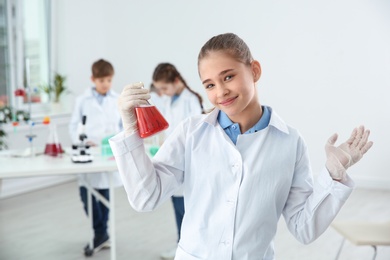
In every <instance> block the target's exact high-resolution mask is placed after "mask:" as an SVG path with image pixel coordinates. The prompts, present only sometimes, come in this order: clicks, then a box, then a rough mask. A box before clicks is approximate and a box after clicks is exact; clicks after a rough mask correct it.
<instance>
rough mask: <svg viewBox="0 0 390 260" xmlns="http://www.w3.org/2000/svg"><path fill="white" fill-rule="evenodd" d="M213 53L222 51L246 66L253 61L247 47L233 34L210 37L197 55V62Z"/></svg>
mask: <svg viewBox="0 0 390 260" xmlns="http://www.w3.org/2000/svg"><path fill="white" fill-rule="evenodd" d="M213 51H223V52H225V53H227V54H228V55H230V56H231V57H233V58H234V59H236V60H238V61H239V62H242V63H244V64H246V65H250V64H251V62H252V61H253V57H252V53H251V51H250V50H249V47H248V45H247V44H246V43H245V42H244V41H243V40H242V39H241V38H240V37H238V36H237V35H235V34H234V33H224V34H219V35H216V36H214V37H212V38H211V39H210V40H208V41H207V42H206V43H205V44H204V45H203V47H202V49H201V50H200V52H199V55H198V66H199V62H200V61H201V60H202V59H203V58H204V57H206V56H207V55H208V54H209V53H211V52H213Z"/></svg>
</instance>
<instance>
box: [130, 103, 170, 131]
mask: <svg viewBox="0 0 390 260" xmlns="http://www.w3.org/2000/svg"><path fill="white" fill-rule="evenodd" d="M135 114H136V116H137V124H138V131H139V135H140V137H141V138H145V137H148V136H151V135H154V134H157V133H158V132H161V131H163V130H165V129H167V128H168V126H169V125H168V122H167V121H166V120H165V118H164V117H163V116H162V115H161V113H160V111H158V109H157V108H156V107H155V106H152V105H148V106H139V107H136V108H135Z"/></svg>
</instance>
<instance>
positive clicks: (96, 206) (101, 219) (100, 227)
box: [80, 186, 110, 237]
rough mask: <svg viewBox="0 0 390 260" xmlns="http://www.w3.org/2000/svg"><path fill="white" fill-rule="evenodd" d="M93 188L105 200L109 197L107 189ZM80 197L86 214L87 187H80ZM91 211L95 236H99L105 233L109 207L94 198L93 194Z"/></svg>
mask: <svg viewBox="0 0 390 260" xmlns="http://www.w3.org/2000/svg"><path fill="white" fill-rule="evenodd" d="M95 190H96V191H97V192H98V193H100V194H101V195H102V196H103V197H104V198H106V199H107V200H109V199H110V193H109V189H101V190H99V189H95ZM80 197H81V201H82V202H83V204H84V210H85V213H87V215H88V192H87V188H85V187H83V186H81V187H80ZM92 213H93V230H94V233H95V237H101V236H104V235H106V234H107V221H108V213H109V209H108V208H107V207H106V206H104V204H103V203H101V202H100V201H98V200H96V199H95V197H94V196H92Z"/></svg>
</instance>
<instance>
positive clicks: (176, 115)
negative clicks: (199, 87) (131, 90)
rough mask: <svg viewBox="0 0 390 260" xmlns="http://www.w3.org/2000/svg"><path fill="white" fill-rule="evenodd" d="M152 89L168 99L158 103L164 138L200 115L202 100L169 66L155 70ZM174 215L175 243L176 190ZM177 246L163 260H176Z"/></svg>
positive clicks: (179, 201)
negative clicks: (163, 123) (163, 120)
mask: <svg viewBox="0 0 390 260" xmlns="http://www.w3.org/2000/svg"><path fill="white" fill-rule="evenodd" d="M152 80H153V83H152V85H153V86H154V87H155V88H156V91H157V92H158V93H160V94H161V95H163V96H166V97H168V98H163V99H161V101H162V103H161V113H162V114H163V116H164V117H165V119H166V120H167V121H168V123H169V127H168V129H167V130H165V136H169V135H170V134H171V133H172V132H173V130H174V129H175V128H176V127H177V126H178V125H179V123H180V122H181V121H182V120H184V119H186V118H187V117H190V116H193V115H200V114H202V113H203V104H202V103H203V101H202V97H201V96H200V95H199V94H198V93H196V92H195V91H193V90H192V89H191V88H190V87H189V86H188V84H187V82H186V81H185V80H184V78H183V77H182V76H181V74H180V72H179V71H178V70H177V69H176V67H175V66H174V65H172V64H171V63H160V64H158V65H157V67H156V68H155V69H154V72H153V76H152ZM171 200H172V203H173V208H174V211H175V219H176V225H177V234H178V241H179V240H180V233H181V224H182V221H183V216H184V212H185V210H184V199H183V189H182V188H179V189H177V190H176V191H175V192H174V193H173V196H172V197H171ZM176 248H177V246H175V247H174V248H172V249H170V250H167V251H166V252H163V253H162V254H161V258H162V259H164V260H169V259H173V258H174V257H175V252H176Z"/></svg>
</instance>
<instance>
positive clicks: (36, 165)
mask: <svg viewBox="0 0 390 260" xmlns="http://www.w3.org/2000/svg"><path fill="white" fill-rule="evenodd" d="M15 153H17V151H4V152H2V153H1V154H0V165H1V166H0V179H6V178H21V177H41V176H52V175H68V174H73V175H74V174H80V173H97V172H114V171H117V166H116V162H115V160H113V158H112V157H103V156H101V155H100V153H99V151H98V150H91V153H92V154H93V156H94V159H93V162H91V163H73V162H72V161H71V157H70V155H69V153H66V154H63V155H61V156H58V157H51V156H47V155H38V156H28V157H14V156H11V155H13V154H15ZM19 154H20V152H19ZM86 188H87V190H88V194H89V196H88V212H89V213H90V214H88V218H89V220H90V223H91V228H92V227H93V226H92V205H91V204H92V203H91V201H92V199H91V198H92V197H91V194H93V195H94V196H95V197H96V198H97V199H99V200H100V201H101V202H102V203H103V204H104V205H106V207H108V208H109V209H110V216H109V224H110V240H111V259H112V260H115V259H116V240H115V207H114V205H115V204H114V201H115V196H114V188H113V183H112V181H111V185H110V201H107V200H106V199H105V198H104V197H103V196H101V195H100V194H99V193H97V192H96V191H95V190H94V189H93V188H92V187H90V186H88V185H86ZM91 233H92V232H91ZM92 245H93V236H91V240H90V246H92ZM91 248H92V247H91Z"/></svg>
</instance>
